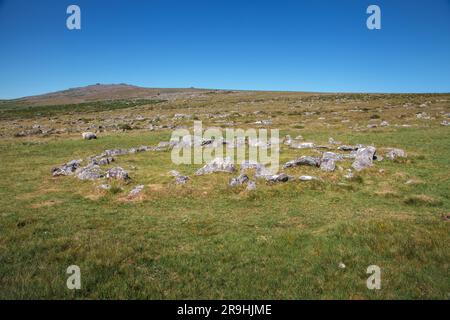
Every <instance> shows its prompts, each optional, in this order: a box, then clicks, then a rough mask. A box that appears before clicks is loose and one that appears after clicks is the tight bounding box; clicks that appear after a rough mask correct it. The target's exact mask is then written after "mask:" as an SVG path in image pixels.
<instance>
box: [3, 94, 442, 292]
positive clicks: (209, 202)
mask: <svg viewBox="0 0 450 320" xmlns="http://www.w3.org/2000/svg"><path fill="white" fill-rule="evenodd" d="M30 110H31V111H30ZM36 110H37V111H38V110H39V109H36ZM61 110H62V111H61V112H57V113H50V114H46V115H36V116H35V117H30V112H33V108H29V109H27V112H26V113H25V114H24V113H21V112H17V113H16V114H15V116H12V115H14V112H13V111H8V112H9V113H8V117H2V119H0V122H1V137H0V161H1V164H2V165H1V166H0V175H1V177H2V179H1V180H0V288H1V290H0V298H1V299H11V298H21V299H29V298H50V299H54V298H61V299H71V298H88V299H107V298H119V299H125V298H137V299H172V298H180V299H188V298H190V299H197V298H198V299H211V298H218V299H226V298H234V299H263V298H267V299H314V298H319V299H448V298H449V294H450V274H449V263H450V250H449V248H448V243H449V240H450V233H449V231H450V224H449V222H448V221H446V219H445V218H443V217H444V216H445V215H448V214H449V213H450V198H449V197H450V192H449V190H450V188H449V180H450V134H449V130H450V128H449V127H448V126H444V125H441V122H442V121H444V120H446V119H447V120H448V117H449V113H450V95H344V94H341V95H335V94H327V95H320V94H306V93H276V92H222V93H220V92H214V93H210V94H208V93H205V94H198V95H195V96H192V97H185V96H183V97H181V98H177V99H173V100H170V101H162V102H160V103H157V104H154V103H150V104H144V103H143V104H139V105H133V106H131V107H129V108H111V109H108V108H102V109H101V110H98V111H97V112H92V109H89V108H88V109H87V110H89V113H88V114H87V113H86V114H85V113H83V110H81V111H80V112H77V113H74V112H71V111H70V110H68V109H66V108H63V109H61ZM66 111H67V112H66ZM175 114H184V115H186V117H176V118H174V115H175ZM417 114H420V115H421V116H419V117H418V116H417ZM138 116H139V117H138ZM194 119H198V120H202V121H203V125H204V127H207V126H219V127H223V128H226V127H230V126H231V127H234V128H259V127H267V128H274V129H275V128H276V129H280V136H284V135H285V134H290V135H291V136H292V137H295V136H297V135H302V136H303V137H304V139H305V141H313V142H315V143H317V144H325V145H326V144H328V138H329V137H333V138H334V139H335V140H338V141H342V142H343V143H344V144H359V143H361V144H373V145H374V146H376V147H377V149H378V152H379V153H380V154H382V155H383V154H384V150H385V148H389V147H397V148H401V149H403V150H405V151H406V152H407V154H408V157H407V158H400V159H396V160H394V161H391V160H388V159H384V160H383V161H380V162H375V163H374V166H373V167H370V168H367V169H365V170H363V171H361V172H360V173H357V174H355V177H354V178H352V179H345V178H344V177H343V175H344V173H345V169H347V168H350V165H351V161H346V162H342V163H339V166H341V167H342V168H343V170H342V171H341V170H336V171H334V172H331V173H330V172H322V171H320V170H319V169H318V168H311V167H297V168H290V169H285V170H283V172H285V173H287V174H290V175H293V176H295V177H298V176H300V175H304V174H310V175H315V176H318V177H320V178H321V179H322V180H321V181H310V182H300V181H298V180H296V181H290V182H287V183H279V184H268V183H266V182H264V181H259V180H258V181H257V189H256V190H254V191H246V190H245V187H236V188H232V187H229V186H228V182H229V180H230V178H231V177H234V176H236V175H237V174H227V173H214V174H211V175H205V176H198V177H197V176H194V172H195V170H196V169H197V168H199V167H200V166H199V165H180V166H176V165H174V164H173V163H172V162H171V158H170V151H151V152H144V153H138V154H133V155H122V156H119V157H117V158H116V162H115V163H114V165H108V166H107V167H111V166H121V167H123V168H124V169H126V170H127V171H128V172H129V174H130V176H131V178H132V180H131V182H130V183H127V184H126V183H123V182H111V184H112V185H113V188H111V189H109V190H101V189H99V188H97V186H98V185H99V184H101V183H104V182H105V181H106V179H104V180H100V181H81V180H78V179H77V178H76V177H74V176H68V177H52V175H51V172H50V170H51V168H52V167H55V166H57V165H61V164H63V163H65V162H68V161H69V160H72V159H80V158H86V157H88V156H90V155H93V154H100V153H101V152H103V150H105V149H112V148H126V147H136V146H140V145H156V144H158V142H160V141H167V140H168V139H169V138H170V134H171V132H172V131H171V129H169V128H170V127H172V126H173V125H174V126H187V127H191V126H192V124H193V120H194ZM264 119H270V120H272V124H271V125H268V126H261V125H259V124H255V123H254V122H255V121H258V120H264ZM381 121H388V122H389V126H385V127H381V126H380V125H379V124H380V122H381ZM150 124H152V125H153V126H155V127H157V129H156V130H153V131H150V130H148V129H147V127H148V125H150ZM368 124H377V127H376V128H368V127H367V125H368ZM33 125H39V126H41V127H47V128H53V129H54V131H49V133H44V134H39V133H36V132H33V133H32V134H31V133H30V134H26V135H25V136H21V137H14V135H15V134H16V133H17V132H20V131H26V130H27V129H29V128H31V127H32V126H33ZM124 125H127V127H126V128H127V129H128V130H119V129H120V128H122V129H123V128H124ZM167 127H169V128H167ZM86 129H90V130H97V131H98V133H97V134H98V137H99V138H98V139H97V140H90V141H85V140H82V139H81V134H80V132H79V131H83V130H86ZM330 147H333V146H330ZM332 151H333V150H332ZM307 154H315V151H314V150H297V149H292V148H289V147H288V146H284V145H283V146H282V148H281V154H280V162H281V163H284V162H286V161H288V160H292V159H294V158H296V157H298V156H300V155H307ZM172 169H176V170H178V171H180V172H181V173H183V174H186V175H188V176H190V177H191V179H190V180H189V181H188V183H187V184H185V185H175V184H174V183H173V177H171V176H170V175H169V174H168V172H169V171H170V170H172ZM137 184H143V185H144V186H145V188H144V190H143V192H142V194H141V195H140V196H139V197H137V198H135V199H131V200H130V199H128V198H127V194H128V192H129V191H130V190H131V189H132V188H133V187H134V186H136V185H137ZM339 263H344V264H345V266H346V267H345V268H344V269H343V268H339ZM73 264H75V265H78V266H80V268H81V279H82V288H81V290H75V291H71V290H68V289H67V287H66V279H67V277H68V275H67V274H66V268H67V267H68V266H69V265H73ZM369 265H378V266H380V268H381V270H382V288H381V290H368V289H367V287H366V279H367V277H368V275H367V274H366V269H367V267H368V266H369Z"/></svg>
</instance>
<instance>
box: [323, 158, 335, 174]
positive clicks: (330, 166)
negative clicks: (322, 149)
mask: <svg viewBox="0 0 450 320" xmlns="http://www.w3.org/2000/svg"><path fill="white" fill-rule="evenodd" d="M334 169H336V161H335V160H334V159H333V158H325V159H322V161H321V162H320V170H322V171H328V172H331V171H334Z"/></svg>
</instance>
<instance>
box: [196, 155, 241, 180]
mask: <svg viewBox="0 0 450 320" xmlns="http://www.w3.org/2000/svg"><path fill="white" fill-rule="evenodd" d="M234 171H235V167H234V164H233V163H232V161H231V158H230V157H225V158H215V159H214V160H212V161H210V162H209V163H208V164H206V165H205V166H204V167H202V168H200V169H199V170H197V172H196V173H195V174H196V175H198V176H200V175H203V174H209V173H213V172H228V173H232V172H234Z"/></svg>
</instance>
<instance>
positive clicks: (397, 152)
mask: <svg viewBox="0 0 450 320" xmlns="http://www.w3.org/2000/svg"><path fill="white" fill-rule="evenodd" d="M398 157H400V158H406V152H405V151H404V150H402V149H397V148H392V149H390V150H389V151H388V152H387V153H386V158H388V159H389V160H394V159H395V158H398Z"/></svg>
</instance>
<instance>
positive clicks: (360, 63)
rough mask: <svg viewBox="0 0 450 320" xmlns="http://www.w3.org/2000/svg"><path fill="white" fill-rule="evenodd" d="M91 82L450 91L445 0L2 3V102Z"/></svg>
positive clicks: (449, 7) (449, 11)
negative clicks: (72, 18) (371, 11)
mask: <svg viewBox="0 0 450 320" xmlns="http://www.w3.org/2000/svg"><path fill="white" fill-rule="evenodd" d="M70 4H77V5H79V6H80V8H81V20H82V21H81V27H82V29H81V30H79V31H69V30H68V29H67V28H66V18H67V16H68V15H67V14H66V8H67V6H68V5H70ZM370 4H377V5H379V6H380V7H381V10H382V29H381V30H379V31H378V30H377V31H371V30H368V29H367V28H366V19H367V17H368V15H367V14H366V8H367V7H368V5H370ZM97 82H99V83H121V82H124V83H129V84H135V85H141V86H146V87H191V86H193V87H199V88H224V89H226V88H228V89H259V90H298V91H346V92H450V0H431V1H430V0H417V1H415V0H408V1H407V0H371V1H365V0H333V1H331V0H329V1H320V0H308V1H302V0H295V1H283V0H278V1H275V0H274V1H262V0H239V1H235V0H202V1H200V0H198V1H197V0H189V1H188V0H185V1H181V0H180V1H173V0H148V1H143V0H142V1H139V0H136V1H125V0H122V1H119V0H117V1H115V0H103V1H102V0H71V1H66V0H53V1H50V0H39V1H24V0H0V98H14V97H19V96H25V95H31V94H39V93H44V92H49V91H55V90H61V89H65V88H69V87H76V86H83V85H87V84H94V83H97Z"/></svg>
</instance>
